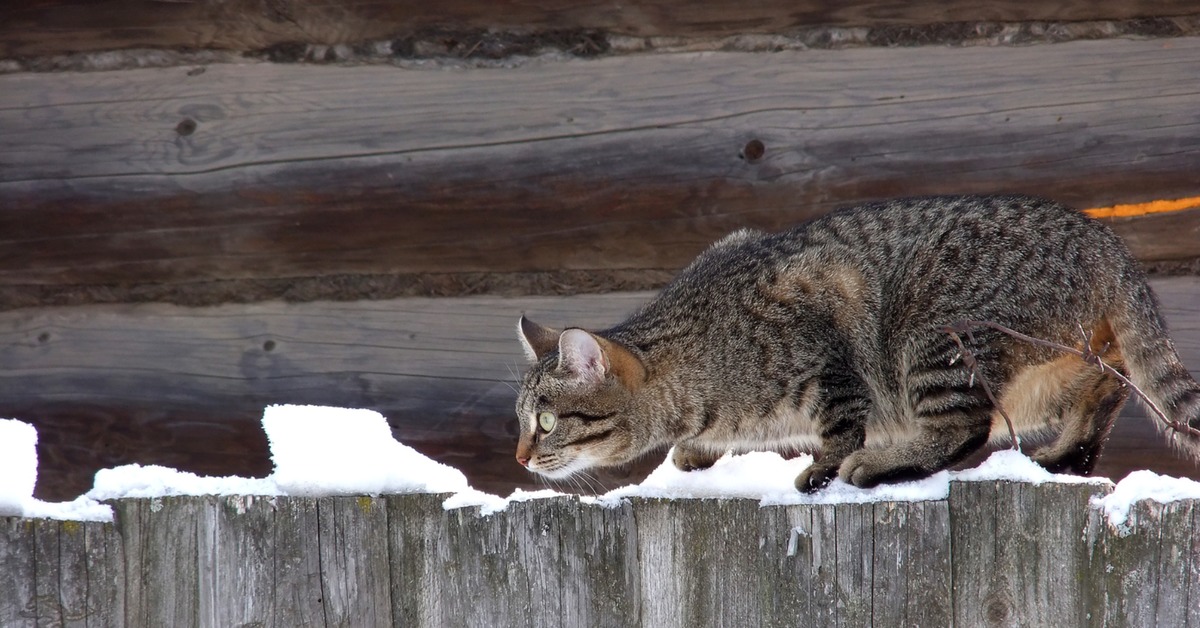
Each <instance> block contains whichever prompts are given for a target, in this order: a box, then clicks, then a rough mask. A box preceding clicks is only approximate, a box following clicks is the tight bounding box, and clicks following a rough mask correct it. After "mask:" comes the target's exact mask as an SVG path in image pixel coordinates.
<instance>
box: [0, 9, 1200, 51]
mask: <svg viewBox="0 0 1200 628" xmlns="http://www.w3.org/2000/svg"><path fill="white" fill-rule="evenodd" d="M1195 12H1196V6H1195V4H1194V3H1191V2H1187V1H1185V0H1128V1H1124V2H1118V1H1115V0H1103V1H1097V2H1083V1H1080V0H1074V1H1070V2H1055V3H1045V2H1029V1H1027V0H989V1H988V2H982V3H981V2H969V1H967V0H953V1H950V2H935V1H932V0H921V1H917V2H904V3H895V2H890V3H889V2H882V1H880V0H850V1H847V2H830V1H828V0H801V1H799V2H792V1H786V0H767V1H764V2H754V3H750V4H746V3H740V2H730V1H729V0H700V1H697V2H692V1H688V0H631V1H629V2H621V3H619V4H614V3H606V2H595V1H592V2H573V1H571V0H536V1H532V2H530V1H522V2H503V3H495V2H487V1H485V0H449V1H445V2H436V3H425V2H377V1H367V0H339V1H335V2H329V1H325V0H279V1H273V2H261V1H259V0H225V1H221V2H161V1H155V0H100V1H82V0H35V1H31V2H19V3H5V4H4V5H3V6H2V7H0V58H4V57H16V56H25V57H27V56H33V55H48V54H63V53H70V52H89V51H98V50H113V49H126V48H185V49H200V48H217V49H229V50H236V51H246V50H259V49H263V48H268V47H271V46H275V45H280V44H287V43H291V42H311V43H318V44H342V43H358V42H363V41H370V40H379V39H388V38H404V37H411V36H413V35H416V34H420V33H423V32H430V31H434V32H437V31H451V32H458V33H462V32H469V31H477V30H483V29H494V30H515V31H521V32H530V31H564V30H572V29H598V30H602V31H606V32H611V33H618V34H624V35H634V36H688V37H698V36H714V35H728V34H732V33H747V32H749V33H766V32H783V31H789V30H795V29H796V28H800V27H808V26H813V25H833V26H871V25H878V26H913V25H924V24H931V23H940V22H981V21H982V22H996V21H1006V22H1018V21H1029V20H1040V21H1054V22H1078V21H1082V20H1125V19H1131V18H1132V19H1145V18H1148V17H1157V18H1164V17H1168V16H1178V15H1187V14H1191V13H1195Z"/></svg>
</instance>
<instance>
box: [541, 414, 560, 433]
mask: <svg viewBox="0 0 1200 628" xmlns="http://www.w3.org/2000/svg"><path fill="white" fill-rule="evenodd" d="M556 422H558V417H556V416H554V413H553V412H539V413H538V427H540V428H542V431H543V432H545V433H547V434H549V433H550V432H552V431H554V424H555V423H556Z"/></svg>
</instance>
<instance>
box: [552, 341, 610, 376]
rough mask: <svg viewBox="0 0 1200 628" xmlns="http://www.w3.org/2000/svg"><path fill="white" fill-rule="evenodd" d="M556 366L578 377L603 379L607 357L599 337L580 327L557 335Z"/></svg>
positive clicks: (606, 366) (606, 370) (606, 369)
mask: <svg viewBox="0 0 1200 628" xmlns="http://www.w3.org/2000/svg"><path fill="white" fill-rule="evenodd" d="M558 367H559V368H560V369H562V370H564V371H566V372H568V373H570V374H571V375H573V376H575V377H576V378H578V379H582V380H585V381H588V382H601V381H604V376H605V375H606V374H607V373H608V358H607V357H606V356H605V355H604V349H602V348H601V347H600V339H599V338H596V337H595V336H593V335H591V334H589V333H587V332H586V331H583V330H582V329H568V330H566V331H564V332H563V333H562V334H561V335H559V337H558Z"/></svg>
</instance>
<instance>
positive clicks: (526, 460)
mask: <svg viewBox="0 0 1200 628" xmlns="http://www.w3.org/2000/svg"><path fill="white" fill-rule="evenodd" d="M517 464H519V465H521V466H522V467H528V466H529V458H528V457H527V456H517Z"/></svg>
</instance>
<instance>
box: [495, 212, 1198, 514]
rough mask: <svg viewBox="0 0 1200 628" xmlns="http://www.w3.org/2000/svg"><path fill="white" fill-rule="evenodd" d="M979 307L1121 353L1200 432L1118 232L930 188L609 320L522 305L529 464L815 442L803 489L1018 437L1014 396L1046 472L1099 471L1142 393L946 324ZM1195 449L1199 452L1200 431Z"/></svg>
mask: <svg viewBox="0 0 1200 628" xmlns="http://www.w3.org/2000/svg"><path fill="white" fill-rule="evenodd" d="M967 320H974V321H987V322H990V323H996V324H998V325H1002V326H1004V327H1007V328H1011V329H1013V330H1016V331H1019V332H1021V333H1023V334H1026V335H1028V336H1033V337H1036V338H1041V339H1044V340H1049V341H1052V342H1056V343H1060V344H1064V345H1068V346H1074V347H1076V348H1080V349H1086V350H1088V351H1093V352H1095V351H1099V350H1100V348H1101V347H1102V348H1104V352H1103V356H1102V357H1103V360H1104V361H1105V362H1106V363H1107V364H1109V365H1110V366H1112V367H1114V369H1116V370H1117V371H1118V372H1121V373H1123V374H1125V375H1127V376H1128V377H1129V378H1130V379H1131V380H1132V381H1133V382H1134V383H1135V384H1136V385H1137V386H1138V388H1139V389H1140V390H1141V391H1142V392H1143V393H1144V394H1145V395H1146V396H1147V397H1148V398H1149V399H1150V400H1151V401H1152V402H1153V403H1155V404H1156V405H1157V406H1158V407H1159V408H1161V409H1163V411H1165V412H1166V413H1167V415H1168V416H1169V417H1170V418H1171V419H1173V420H1176V421H1179V422H1180V423H1181V424H1184V425H1188V426H1191V427H1192V428H1200V385H1197V383H1196V382H1195V380H1193V379H1192V377H1191V376H1190V375H1189V373H1188V371H1187V369H1186V368H1185V367H1184V365H1183V364H1182V363H1181V362H1180V360H1179V356H1178V354H1177V353H1176V351H1175V349H1174V346H1173V345H1172V343H1171V340H1170V338H1169V337H1168V336H1167V332H1166V326H1165V324H1164V322H1163V319H1162V316H1161V315H1160V314H1159V312H1158V305H1157V300H1156V299H1155V297H1154V294H1153V292H1152V291H1151V290H1150V287H1149V286H1148V285H1147V283H1146V280H1145V277H1144V275H1143V273H1142V271H1141V270H1140V267H1139V266H1138V264H1137V262H1136V261H1135V260H1134V259H1133V257H1132V255H1131V254H1130V253H1129V251H1128V249H1127V248H1126V247H1125V245H1124V243H1123V242H1122V241H1121V240H1120V239H1119V238H1118V237H1117V236H1116V235H1115V234H1113V232H1112V231H1111V230H1109V228H1108V227H1107V226H1105V225H1103V224H1102V223H1100V222H1098V221H1095V220H1092V219H1090V218H1088V217H1086V216H1084V215H1083V214H1081V213H1079V212H1077V211H1075V210H1073V209H1071V208H1068V207H1065V206H1063V205H1060V204H1058V203H1054V202H1050V201H1046V200H1042V199H1036V198H1029V197H1020V196H961V197H929V198H915V199H900V200H894V201H888V202H882V203H871V204H866V205H861V206H857V207H853V208H848V209H844V210H840V211H837V212H834V213H832V214H829V215H828V216H825V217H823V218H820V219H818V220H814V221H812V222H809V223H806V224H803V225H800V226H798V227H796V228H794V229H792V230H790V231H785V232H782V233H776V234H764V233H760V232H756V231H750V230H742V231H738V232H736V233H733V234H731V235H729V236H727V237H725V238H724V239H722V240H720V241H719V242H717V243H716V244H714V245H712V246H711V247H710V248H709V249H708V250H707V251H705V252H704V253H702V254H701V255H700V256H699V257H698V258H696V260H695V261H693V262H692V263H691V264H690V265H689V266H688V267H687V268H685V269H684V270H683V271H682V272H681V273H680V274H679V275H678V276H677V277H676V278H675V279H674V280H673V281H672V282H671V283H670V284H669V285H668V286H667V287H666V288H664V289H663V290H662V292H661V293H659V294H658V295H657V296H656V297H655V298H654V299H652V300H651V301H650V302H648V303H647V304H645V305H644V306H643V307H642V308H641V309H639V310H638V311H637V312H635V313H634V314H633V315H631V316H630V317H629V318H628V319H626V320H625V321H624V322H622V323H620V324H618V325H616V326H614V327H611V328H609V329H606V330H599V331H594V332H593V331H584V330H582V329H577V328H568V329H565V330H562V331H559V330H555V329H551V328H548V327H544V326H542V325H538V324H536V323H533V322H532V321H529V320H528V319H526V318H524V317H522V318H521V320H520V322H519V324H518V337H519V338H520V340H521V343H522V346H523V347H524V349H525V352H526V354H527V355H528V356H529V358H530V361H531V363H532V366H531V367H530V369H529V370H528V372H527V373H526V374H525V376H524V378H523V381H522V383H521V388H520V391H519V395H518V398H517V416H518V417H519V419H520V424H521V434H520V439H519V443H518V445H517V453H516V457H517V460H518V462H520V463H521V464H522V465H524V466H526V467H527V468H529V469H530V470H531V471H535V472H537V473H540V474H543V475H546V476H548V477H552V478H562V477H568V476H570V475H572V474H573V473H576V472H579V471H582V470H584V469H588V468H590V467H595V466H610V465H618V464H623V463H626V462H629V461H631V460H633V459H635V458H637V457H639V456H641V455H643V454H645V453H647V452H649V451H651V450H654V449H656V448H659V447H661V446H663V445H668V444H669V445H674V446H675V453H674V457H673V460H674V463H675V464H676V466H678V467H679V468H681V469H684V470H691V469H702V468H705V467H707V466H710V465H712V463H713V462H714V461H715V460H716V459H717V458H718V457H720V456H721V455H722V454H724V453H725V452H726V451H728V450H730V449H736V450H779V449H788V450H794V449H816V450H818V451H819V454H818V456H817V459H816V461H815V462H814V463H813V464H812V465H811V466H810V467H809V468H808V469H806V470H805V471H804V472H803V473H801V475H800V476H799V477H797V478H796V487H797V488H798V489H799V490H802V491H814V490H817V489H820V488H821V487H823V486H825V485H826V484H828V483H829V482H830V481H831V480H832V479H833V478H834V477H839V476H840V477H841V478H842V479H843V480H845V481H847V482H849V483H851V484H854V485H856V486H860V487H870V486H874V485H876V484H878V483H880V482H889V481H897V480H905V479H912V478H918V477H924V476H927V475H930V474H932V473H935V472H937V471H940V470H942V469H945V468H947V467H949V466H951V465H953V464H955V463H957V462H959V461H961V460H963V459H964V458H965V457H967V456H968V455H970V454H971V453H972V452H974V451H976V450H977V449H979V448H980V447H982V446H983V445H985V444H986V443H987V442H988V441H989V440H1000V441H1002V440H1005V439H1007V438H1008V435H1009V427H1008V425H1007V424H1006V422H1005V420H1004V419H1002V418H1001V413H1000V411H999V409H1003V410H1004V414H1006V415H1007V416H1008V417H1009V418H1010V419H1011V420H1012V423H1013V426H1012V427H1013V429H1014V430H1016V431H1017V432H1018V433H1034V434H1041V435H1045V436H1051V437H1053V438H1052V440H1050V442H1049V444H1047V445H1045V446H1044V447H1042V448H1041V449H1039V450H1037V451H1036V452H1035V454H1034V459H1035V460H1037V461H1038V462H1039V463H1040V464H1041V465H1043V466H1044V467H1046V468H1047V469H1050V470H1052V471H1055V472H1071V473H1078V474H1083V475H1086V474H1088V473H1090V472H1091V471H1092V469H1093V467H1094V466H1095V464H1096V459H1097V456H1098V455H1099V453H1100V450H1101V448H1102V447H1103V445H1104V442H1105V440H1106V439H1107V438H1108V434H1109V430H1110V428H1111V427H1112V423H1113V421H1114V420H1115V418H1116V416H1117V413H1118V412H1119V410H1120V409H1121V406H1122V405H1123V404H1124V402H1125V400H1126V398H1127V397H1128V395H1129V389H1128V388H1127V387H1125V386H1123V385H1122V384H1121V382H1120V381H1119V380H1118V378H1117V377H1115V376H1114V375H1113V374H1111V373H1109V372H1106V371H1104V370H1101V369H1098V368H1096V366H1095V365H1089V364H1088V363H1087V362H1085V361H1084V360H1081V359H1080V358H1078V357H1076V356H1072V355H1067V354H1063V353H1060V352H1056V351H1054V350H1053V349H1051V348H1047V347H1043V346H1037V345H1033V344H1029V343H1023V342H1020V341H1019V340H1017V339H1015V338H1013V337H1011V336H1007V335H1005V334H1003V333H1001V332H999V331H997V330H996V329H991V328H982V329H979V330H976V331H973V332H972V333H971V334H970V335H968V336H967V337H966V338H963V339H962V340H963V341H964V342H965V346H964V347H960V346H958V345H957V343H956V340H955V339H954V338H952V337H951V336H950V335H949V334H947V333H946V331H945V329H946V328H947V326H949V325H953V324H955V323H957V322H961V321H967ZM1081 326H1082V327H1083V329H1085V330H1088V332H1089V333H1088V335H1087V336H1086V338H1087V340H1088V341H1090V342H1091V343H1093V346H1090V347H1086V348H1084V347H1083V346H1082V343H1083V342H1084V340H1083V339H1081V334H1080V332H1079V330H1080V327H1081ZM963 349H966V350H967V351H969V352H970V354H971V356H972V358H973V362H974V367H973V368H964V365H963V363H962V360H961V357H962V355H961V352H962V351H963ZM984 383H986V384H987V387H986V388H987V389H986V390H985V386H984V385H983V384H984ZM1176 440H1177V442H1181V443H1182V444H1183V445H1184V446H1185V447H1186V448H1187V449H1188V451H1190V452H1191V454H1192V455H1193V456H1196V457H1200V441H1198V440H1197V439H1196V438H1195V437H1193V436H1190V435H1186V434H1185V435H1184V436H1183V437H1182V438H1180V439H1176Z"/></svg>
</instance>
